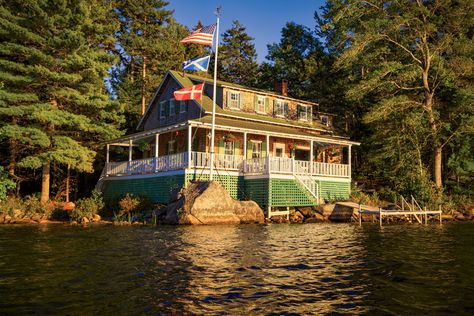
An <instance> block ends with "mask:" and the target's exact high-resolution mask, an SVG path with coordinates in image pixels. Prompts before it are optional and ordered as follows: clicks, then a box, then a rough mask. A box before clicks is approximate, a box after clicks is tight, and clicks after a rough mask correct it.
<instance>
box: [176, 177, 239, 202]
mask: <svg viewBox="0 0 474 316" xmlns="http://www.w3.org/2000/svg"><path fill="white" fill-rule="evenodd" d="M214 179H215V180H216V181H217V182H219V183H220V184H221V185H222V186H223V187H224V188H225V189H226V190H227V192H229V194H230V196H231V197H233V198H234V199H237V200H242V199H245V193H244V177H243V176H234V175H226V174H216V175H214ZM194 180H198V181H207V180H209V174H200V173H187V174H186V182H185V183H188V182H189V181H194Z"/></svg>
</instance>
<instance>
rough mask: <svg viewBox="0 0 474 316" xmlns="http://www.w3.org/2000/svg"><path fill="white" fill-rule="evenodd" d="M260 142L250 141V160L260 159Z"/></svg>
mask: <svg viewBox="0 0 474 316" xmlns="http://www.w3.org/2000/svg"><path fill="white" fill-rule="evenodd" d="M261 152H262V142H258V141H252V158H260V154H261Z"/></svg>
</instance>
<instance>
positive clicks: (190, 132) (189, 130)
mask: <svg viewBox="0 0 474 316" xmlns="http://www.w3.org/2000/svg"><path fill="white" fill-rule="evenodd" d="M192 131H193V128H192V126H191V125H188V168H191V149H192V147H191V143H192V138H193V132H192Z"/></svg>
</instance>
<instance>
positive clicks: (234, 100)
mask: <svg viewBox="0 0 474 316" xmlns="http://www.w3.org/2000/svg"><path fill="white" fill-rule="evenodd" d="M227 106H228V107H229V108H230V109H238V110H240V93H238V92H236V91H229V92H228V97H227Z"/></svg>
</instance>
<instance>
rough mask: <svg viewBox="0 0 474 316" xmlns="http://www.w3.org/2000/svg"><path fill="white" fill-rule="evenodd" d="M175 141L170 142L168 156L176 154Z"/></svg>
mask: <svg viewBox="0 0 474 316" xmlns="http://www.w3.org/2000/svg"><path fill="white" fill-rule="evenodd" d="M175 143H176V141H175V140H170V141H169V142H168V155H172V154H174V152H175Z"/></svg>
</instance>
